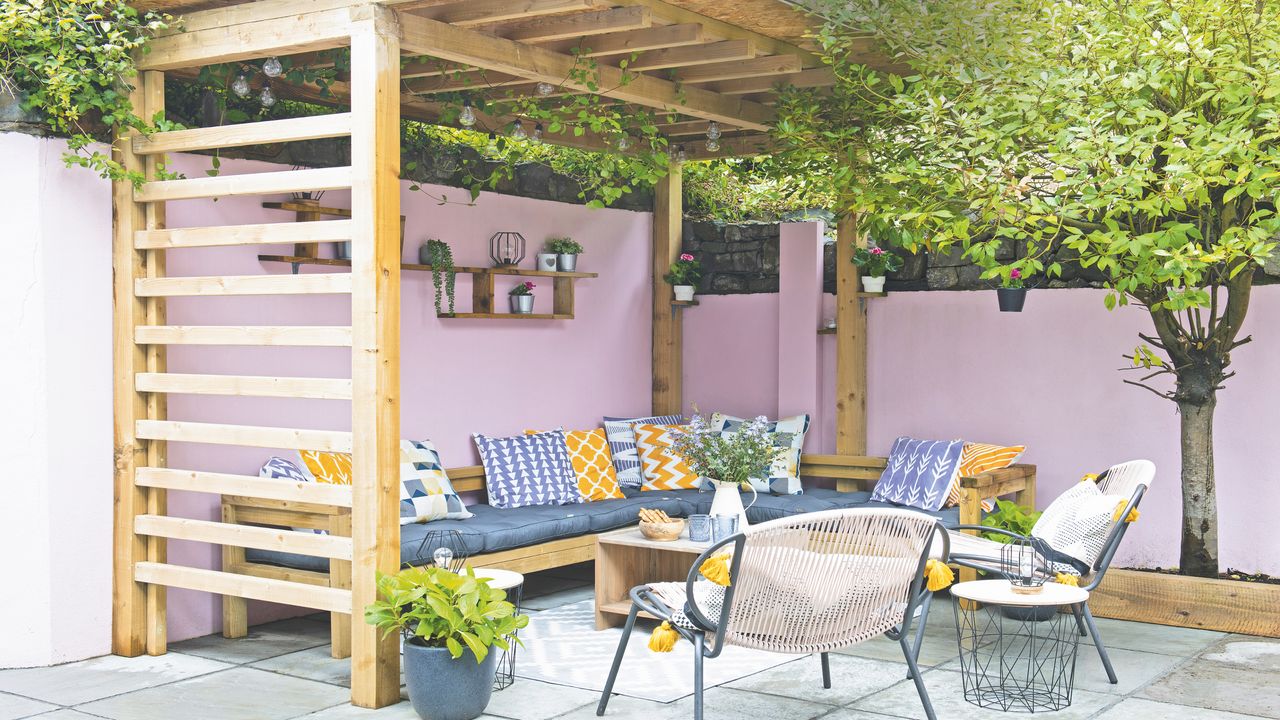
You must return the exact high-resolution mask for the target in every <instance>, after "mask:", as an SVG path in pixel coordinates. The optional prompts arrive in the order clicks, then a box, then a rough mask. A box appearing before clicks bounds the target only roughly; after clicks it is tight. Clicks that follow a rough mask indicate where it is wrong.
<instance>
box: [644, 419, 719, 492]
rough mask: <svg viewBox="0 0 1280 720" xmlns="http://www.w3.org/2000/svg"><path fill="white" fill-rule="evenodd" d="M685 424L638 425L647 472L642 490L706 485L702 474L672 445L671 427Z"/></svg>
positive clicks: (676, 488)
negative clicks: (675, 450) (676, 452)
mask: <svg viewBox="0 0 1280 720" xmlns="http://www.w3.org/2000/svg"><path fill="white" fill-rule="evenodd" d="M684 427H685V426H684V425H645V424H639V425H636V426H635V427H634V429H635V433H636V450H637V451H638V452H639V455H640V471H641V473H643V475H644V483H643V484H642V485H641V486H640V489H641V490H695V489H697V488H699V487H701V486H702V478H701V477H699V476H698V474H697V473H695V472H694V471H693V470H692V469H691V468H690V467H689V465H688V464H687V463H685V461H684V458H681V457H680V456H679V455H677V454H675V452H674V451H673V450H672V449H671V444H672V443H671V433H670V432H669V431H670V430H671V429H672V428H680V429H683V428H684Z"/></svg>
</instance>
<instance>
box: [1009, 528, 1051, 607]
mask: <svg viewBox="0 0 1280 720" xmlns="http://www.w3.org/2000/svg"><path fill="white" fill-rule="evenodd" d="M1000 567H1001V568H1002V569H1003V570H1004V575H1005V577H1007V578H1009V584H1010V586H1011V587H1012V589H1013V591H1014V592H1015V593H1024V594H1028V595H1029V594H1033V593H1038V592H1040V590H1041V589H1042V588H1043V587H1044V582H1045V574H1044V572H1043V569H1044V568H1046V567H1048V560H1047V558H1045V556H1044V553H1042V552H1040V550H1039V549H1038V548H1036V546H1035V545H1034V544H1032V542H1031V540H1030V539H1027V538H1017V539H1015V540H1014V541H1013V542H1010V543H1009V544H1007V545H1005V546H1004V547H1002V548H1000Z"/></svg>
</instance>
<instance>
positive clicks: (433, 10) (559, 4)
mask: <svg viewBox="0 0 1280 720" xmlns="http://www.w3.org/2000/svg"><path fill="white" fill-rule="evenodd" d="M413 5H414V3H413V0H409V3H408V6H409V7H412V6H413ZM399 9H400V10H403V9H404V7H403V6H402V7H400V8H399ZM591 9H592V2H591V0H461V1H459V2H451V3H447V4H443V5H434V6H432V7H420V8H418V9H417V10H416V12H417V14H420V15H422V16H424V17H429V18H432V19H433V20H439V21H440V22H443V23H449V24H450V25H459V26H468V25H482V24H484V23H490V22H502V21H505V20H519V19H521V18H527V17H534V16H537V15H550V14H552V13H562V12H573V11H581V10H591Z"/></svg>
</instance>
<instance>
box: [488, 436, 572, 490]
mask: <svg viewBox="0 0 1280 720" xmlns="http://www.w3.org/2000/svg"><path fill="white" fill-rule="evenodd" d="M472 438H474V439H475V442H476V449H477V450H479V452H480V462H481V464H483V465H484V476H485V486H486V488H487V490H488V491H489V505H491V506H492V507H495V508H517V507H525V506H528V505H570V504H573V503H578V502H581V501H582V496H581V495H579V494H578V479H577V476H575V475H574V473H573V465H572V463H570V462H569V451H568V448H567V446H566V444H565V437H564V432H563V431H561V430H553V431H551V432H542V433H536V434H533V435H516V436H513V437H505V438H491V437H486V436H484V435H480V434H476V435H472Z"/></svg>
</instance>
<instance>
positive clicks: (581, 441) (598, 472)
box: [524, 428, 626, 502]
mask: <svg viewBox="0 0 1280 720" xmlns="http://www.w3.org/2000/svg"><path fill="white" fill-rule="evenodd" d="M524 432H525V434H526V435H536V434H537V433H539V432H540V431H539V430H525V431H524ZM564 444H565V446H567V447H568V449H569V462H570V463H571V464H572V465H573V474H574V475H575V476H577V478H578V493H579V494H580V495H582V501H583V502H596V501H597V500H617V499H618V498H622V497H626V496H625V495H623V494H622V488H621V487H619V486H618V471H617V470H616V469H614V467H613V455H612V454H611V453H610V452H609V439H608V437H606V436H605V432H604V428H598V429H596V430H569V431H565V434H564Z"/></svg>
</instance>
